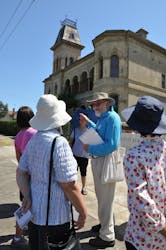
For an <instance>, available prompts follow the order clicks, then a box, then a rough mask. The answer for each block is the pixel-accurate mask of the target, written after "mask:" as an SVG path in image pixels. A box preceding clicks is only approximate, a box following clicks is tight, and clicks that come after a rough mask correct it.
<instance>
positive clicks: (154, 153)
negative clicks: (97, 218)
mask: <svg viewBox="0 0 166 250" xmlns="http://www.w3.org/2000/svg"><path fill="white" fill-rule="evenodd" d="M122 116H123V118H124V119H125V120H126V122H127V124H128V126H129V127H130V128H131V129H133V130H135V131H138V132H139V133H140V134H141V141H140V143H139V144H138V145H137V146H135V147H134V148H131V149H129V150H128V151H127V152H126V155H125V158H124V169H125V176H126V182H127V186H128V209H129V212H130V216H129V221H128V225H127V228H126V232H125V236H124V239H125V242H126V248H127V250H166V141H165V140H164V139H163V138H162V137H161V135H163V134H166V114H165V113H164V105H163V104H162V103H161V102H160V101H159V100H157V99H156V98H153V97H151V96H143V97H141V98H139V99H138V101H137V104H136V105H134V106H131V107H129V108H127V109H125V110H123V111H122Z"/></svg>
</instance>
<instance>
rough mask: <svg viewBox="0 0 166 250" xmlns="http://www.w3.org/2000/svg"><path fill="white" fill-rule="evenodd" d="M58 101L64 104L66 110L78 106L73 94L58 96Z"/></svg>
mask: <svg viewBox="0 0 166 250" xmlns="http://www.w3.org/2000/svg"><path fill="white" fill-rule="evenodd" d="M58 99H60V100H63V101H64V102H65V103H66V108H67V110H68V109H70V108H75V107H77V106H78V104H79V102H78V100H76V98H75V96H74V95H73V94H65V93H63V94H61V95H59V96H58Z"/></svg>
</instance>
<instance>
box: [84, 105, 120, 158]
mask: <svg viewBox="0 0 166 250" xmlns="http://www.w3.org/2000/svg"><path fill="white" fill-rule="evenodd" d="M87 126H88V127H93V128H94V129H95V130H96V131H97V132H98V134H99V135H100V136H101V138H102V139H103V141H104V143H102V144H98V145H88V153H90V154H91V155H95V156H105V155H108V154H110V153H112V152H113V151H115V150H116V149H117V148H118V146H119V144H120V137H121V131H122V128H121V120H120V117H119V115H118V114H117V113H116V112H115V111H114V109H113V107H112V109H111V111H107V112H104V113H103V114H102V115H101V117H100V118H99V120H98V122H97V124H95V123H93V122H92V121H89V122H88V123H87Z"/></svg>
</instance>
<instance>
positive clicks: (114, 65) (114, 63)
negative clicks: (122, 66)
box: [110, 55, 119, 77]
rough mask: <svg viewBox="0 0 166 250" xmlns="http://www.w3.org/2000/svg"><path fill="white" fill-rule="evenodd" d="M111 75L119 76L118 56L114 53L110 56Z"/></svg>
mask: <svg viewBox="0 0 166 250" xmlns="http://www.w3.org/2000/svg"><path fill="white" fill-rule="evenodd" d="M110 68H111V70H110V71H111V72H110V73H111V74H110V76H111V77H119V57H118V56H116V55H113V56H111V67H110Z"/></svg>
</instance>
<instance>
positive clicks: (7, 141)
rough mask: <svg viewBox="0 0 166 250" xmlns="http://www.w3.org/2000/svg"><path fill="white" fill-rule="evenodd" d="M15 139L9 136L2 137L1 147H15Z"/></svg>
mask: <svg viewBox="0 0 166 250" xmlns="http://www.w3.org/2000/svg"><path fill="white" fill-rule="evenodd" d="M13 143H14V141H13V139H11V138H10V137H8V136H3V135H0V146H13V145H14V144H13Z"/></svg>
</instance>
